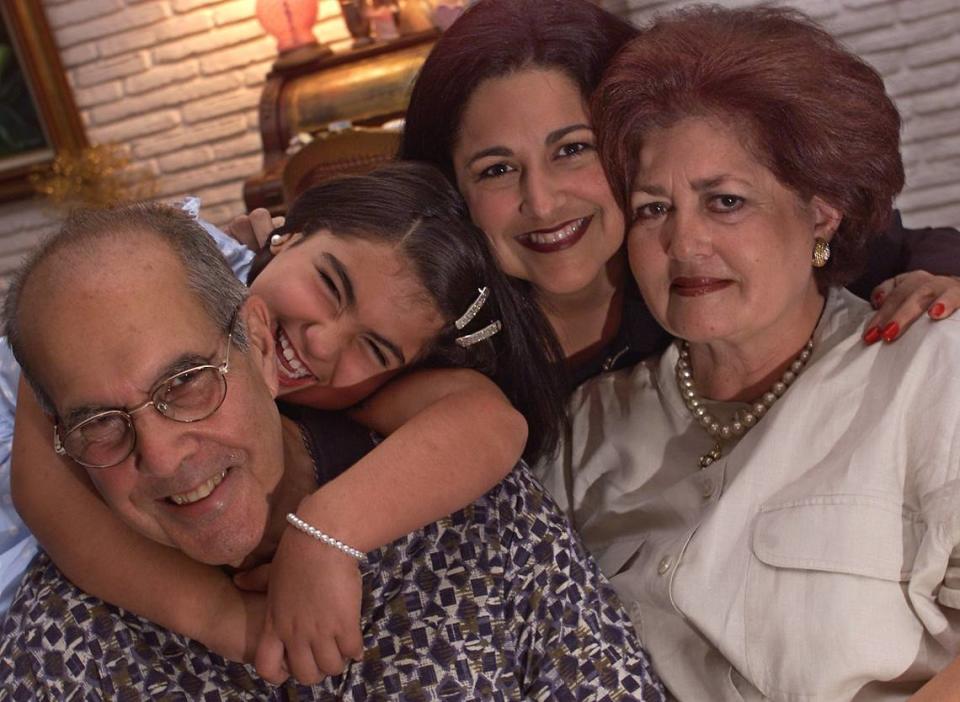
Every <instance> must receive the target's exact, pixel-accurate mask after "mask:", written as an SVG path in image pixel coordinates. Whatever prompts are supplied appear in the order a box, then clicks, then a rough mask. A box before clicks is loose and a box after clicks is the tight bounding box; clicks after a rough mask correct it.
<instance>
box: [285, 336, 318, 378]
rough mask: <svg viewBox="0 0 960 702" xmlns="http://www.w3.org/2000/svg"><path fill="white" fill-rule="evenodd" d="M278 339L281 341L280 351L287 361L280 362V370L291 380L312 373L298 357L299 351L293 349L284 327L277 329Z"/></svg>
mask: <svg viewBox="0 0 960 702" xmlns="http://www.w3.org/2000/svg"><path fill="white" fill-rule="evenodd" d="M277 341H279V342H280V353H281V355H282V356H283V359H284V361H286V363H281V364H280V372H281V373H283V375H284V376H285V377H286V378H288V379H290V380H300V379H301V378H307V377H309V376H310V375H311V373H310V370H309V369H308V368H307V367H306V366H305V365H303V363H302V362H301V361H300V359H299V358H298V357H297V352H296V351H294V350H293V346H292V345H291V344H290V339H288V338H287V335H286V334H285V333H284V332H283V329H279V330H278V331H277Z"/></svg>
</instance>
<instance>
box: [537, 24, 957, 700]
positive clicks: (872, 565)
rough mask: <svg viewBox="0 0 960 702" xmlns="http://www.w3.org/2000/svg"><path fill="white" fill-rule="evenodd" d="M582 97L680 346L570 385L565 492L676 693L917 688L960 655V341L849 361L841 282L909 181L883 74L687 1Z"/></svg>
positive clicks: (642, 282)
mask: <svg viewBox="0 0 960 702" xmlns="http://www.w3.org/2000/svg"><path fill="white" fill-rule="evenodd" d="M594 107H595V114H596V115H597V117H598V124H597V127H598V130H599V133H600V134H601V153H603V154H604V160H605V166H606V169H607V172H608V174H609V175H610V177H611V182H612V183H613V185H614V192H615V193H616V195H617V198H618V200H619V201H620V202H621V203H622V204H623V207H624V210H625V212H626V213H627V214H626V216H627V217H628V218H629V221H630V229H629V233H628V235H627V249H628V254H629V261H630V267H631V269H632V271H633V274H634V276H635V278H636V281H637V284H638V286H639V289H640V291H641V293H642V294H643V297H644V299H645V300H646V301H647V304H648V306H649V308H650V310H651V312H652V313H653V315H654V316H655V318H656V319H657V321H658V322H659V323H660V324H662V325H663V326H664V328H665V329H667V330H668V331H669V332H670V333H671V334H672V335H674V336H675V337H676V338H677V339H676V341H675V342H674V343H673V344H671V346H670V347H669V348H668V349H667V350H666V351H665V352H664V353H663V355H662V356H661V357H660V358H658V359H651V360H649V361H647V362H645V363H643V364H640V365H639V366H637V367H636V368H634V369H632V370H630V371H629V372H627V371H625V372H622V373H618V374H611V375H607V376H604V377H601V378H598V379H596V380H595V381H594V382H592V383H589V384H587V385H584V386H583V387H582V388H580V389H579V390H578V392H577V393H576V394H575V395H574V397H573V402H572V406H573V416H572V432H571V443H570V445H568V446H567V447H566V448H565V451H564V452H563V454H562V455H563V456H564V462H563V465H562V466H561V468H562V471H557V472H555V473H554V475H553V476H552V478H553V482H554V487H555V488H556V492H557V494H561V495H565V496H566V498H567V501H568V503H569V505H570V510H571V513H572V515H573V518H574V521H575V524H576V526H577V528H578V530H579V531H580V533H581V535H582V536H583V537H584V539H585V541H586V543H587V545H588V548H590V549H591V551H593V552H594V553H595V554H596V555H597V557H598V559H599V561H600V564H601V567H602V568H603V569H604V571H605V572H606V573H607V574H608V575H609V576H611V578H612V580H613V582H614V585H615V587H617V589H618V592H619V593H620V595H621V598H622V599H623V600H624V601H625V603H627V604H628V610H629V611H630V612H631V616H632V618H633V620H634V623H635V625H636V627H637V629H638V632H639V633H640V635H641V639H642V640H643V642H644V644H645V645H646V646H647V648H648V649H649V650H650V652H651V655H652V658H653V662H654V666H655V667H656V669H657V672H658V673H659V674H660V675H661V677H662V678H663V680H664V682H665V683H666V685H667V687H668V688H669V689H670V690H671V691H672V692H673V694H674V695H676V696H677V697H678V698H679V699H689V700H701V699H710V700H743V699H774V700H796V699H805V700H831V701H834V700H850V699H858V700H859V699H884V700H894V699H898V700H899V699H906V698H907V697H908V696H910V695H911V694H912V693H913V692H915V691H916V690H917V689H918V688H920V687H921V685H923V684H924V683H925V682H926V681H927V680H929V679H931V678H932V677H933V676H935V675H936V674H937V673H938V671H940V670H942V669H943V668H944V667H946V666H947V665H948V664H949V663H950V662H951V661H952V660H953V659H954V657H955V656H957V654H958V653H960V615H958V610H960V575H958V571H957V563H958V562H960V519H958V518H957V514H958V511H957V505H958V501H960V399H958V398H960V375H958V373H957V372H956V369H955V364H956V359H957V358H960V324H958V322H957V321H956V320H954V319H950V320H946V321H944V322H942V323H939V324H936V325H930V326H929V328H927V329H925V330H923V333H921V334H910V335H906V336H905V337H904V338H903V339H902V340H900V341H899V342H898V344H897V345H896V347H895V348H892V349H885V350H881V349H878V348H877V347H876V346H874V347H869V346H865V345H864V344H863V343H862V342H861V338H862V337H863V335H864V334H865V333H866V332H867V330H868V326H869V324H870V322H869V319H870V316H871V310H870V307H869V306H868V305H867V304H866V303H865V302H863V301H862V300H860V299H858V298H856V297H855V296H853V295H852V294H850V293H849V292H848V291H846V290H844V289H843V288H842V287H841V286H842V285H843V284H844V283H846V282H848V281H849V280H851V279H852V277H853V276H854V275H855V274H856V271H857V270H859V268H860V265H861V264H862V261H863V257H864V249H865V244H866V242H867V240H868V239H869V238H870V237H871V236H873V235H874V233H875V232H877V231H879V230H881V229H882V228H883V226H884V225H885V224H886V221H887V219H888V218H889V216H890V210H891V205H892V201H893V198H894V197H895V196H896V194H897V193H898V192H899V191H900V189H901V187H902V185H903V180H904V174H903V166H902V162H901V158H900V153H899V132H900V118H899V115H898V113H897V110H896V108H895V106H894V104H893V102H892V100H891V99H890V98H889V97H888V96H887V95H886V93H885V90H884V85H883V80H882V79H881V77H880V76H879V75H878V74H877V72H876V71H875V70H874V69H872V68H871V67H870V66H868V65H867V64H866V63H865V62H863V61H862V60H861V59H859V58H857V57H856V56H854V55H853V54H851V53H849V52H848V51H846V50H845V49H843V48H842V47H841V46H840V44H839V43H838V42H837V41H836V40H834V39H833V38H832V37H831V36H830V35H829V34H827V33H826V32H825V31H823V30H822V29H821V28H819V27H818V26H816V25H815V24H814V23H813V22H812V21H811V20H809V19H808V18H806V17H804V16H803V15H801V14H800V13H797V12H795V11H791V10H788V9H783V8H752V9H740V10H728V9H721V8H717V7H698V8H692V9H690V10H688V11H685V12H678V13H674V14H671V15H666V16H663V17H661V18H660V19H658V20H657V21H655V22H654V23H653V24H652V26H651V27H650V28H649V30H647V31H645V32H644V33H643V34H642V36H641V37H639V38H638V39H636V40H634V41H632V42H631V43H630V44H629V45H628V46H627V47H626V48H625V49H624V50H623V52H622V53H620V54H619V55H618V57H617V58H616V59H615V61H614V62H613V63H612V65H611V66H610V68H609V69H608V72H607V74H606V77H605V78H604V81H603V83H602V85H601V86H600V88H599V90H598V92H597V95H596V98H595V103H594ZM560 473H562V474H560Z"/></svg>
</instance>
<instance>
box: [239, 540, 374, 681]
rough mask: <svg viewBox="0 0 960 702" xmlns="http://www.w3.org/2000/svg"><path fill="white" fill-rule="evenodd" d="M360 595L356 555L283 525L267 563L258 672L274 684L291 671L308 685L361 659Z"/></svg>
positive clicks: (335, 673)
mask: <svg viewBox="0 0 960 702" xmlns="http://www.w3.org/2000/svg"><path fill="white" fill-rule="evenodd" d="M361 596H362V588H361V580H360V569H359V568H358V567H357V562H356V560H354V559H353V558H351V557H350V556H348V555H346V554H345V553H341V552H340V551H338V550H337V549H335V548H333V547H332V546H327V545H326V544H322V543H320V542H318V541H315V540H314V539H311V538H310V537H309V536H307V535H306V534H303V533H301V532H299V531H296V530H294V529H292V528H288V529H287V530H286V531H285V532H284V534H283V537H282V538H281V539H280V546H279V548H278V549H277V552H276V554H275V556H274V559H273V564H272V565H271V568H270V582H269V586H268V588H267V616H266V621H265V623H264V629H263V636H262V637H261V639H260V645H259V646H258V647H257V654H256V668H257V673H258V674H259V675H260V676H261V677H263V678H264V679H265V680H267V681H268V682H271V683H274V684H280V683H282V682H283V681H284V680H286V678H287V677H288V676H289V675H293V677H294V678H296V679H297V681H299V682H300V683H303V684H305V685H313V684H316V683H318V682H320V680H321V678H322V677H323V676H325V675H339V674H340V673H342V672H343V671H344V668H345V666H346V663H347V662H348V660H349V659H353V660H360V658H361V657H362V656H363V639H362V636H361V633H360V601H361ZM284 658H286V664H284Z"/></svg>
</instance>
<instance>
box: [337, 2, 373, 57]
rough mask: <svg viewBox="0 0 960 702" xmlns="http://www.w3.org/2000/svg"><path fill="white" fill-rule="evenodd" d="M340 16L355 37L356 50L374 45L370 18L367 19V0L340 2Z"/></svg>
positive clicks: (354, 46)
mask: <svg viewBox="0 0 960 702" xmlns="http://www.w3.org/2000/svg"><path fill="white" fill-rule="evenodd" d="M340 14H342V15H343V21H344V23H345V24H346V25H347V29H348V30H349V31H350V36H352V37H353V48H354V49H356V48H358V47H361V46H366V45H367V44H371V43H373V37H371V36H370V18H369V17H367V0H340Z"/></svg>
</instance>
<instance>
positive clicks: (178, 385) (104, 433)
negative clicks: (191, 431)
mask: <svg viewBox="0 0 960 702" xmlns="http://www.w3.org/2000/svg"><path fill="white" fill-rule="evenodd" d="M226 391H227V383H226V378H225V377H224V374H223V372H221V368H219V367H217V366H199V367H197V368H191V369H189V370H186V371H182V372H180V373H177V374H176V375H174V376H172V377H171V378H169V379H167V380H166V381H164V382H163V383H161V384H160V385H159V386H158V387H157V389H156V390H155V391H154V393H153V395H152V396H151V398H150V400H151V403H149V404H152V406H153V407H154V408H155V409H156V410H157V412H159V413H160V414H162V415H163V416H165V417H167V418H168V419H172V420H174V421H176V422H196V421H199V420H201V419H206V418H207V417H209V416H210V415H212V414H213V413H214V412H216V411H217V409H218V408H219V407H220V405H221V404H222V403H223V400H224V397H225V396H226ZM133 412H134V413H135V412H137V410H133ZM135 444H136V430H135V429H134V426H133V421H132V419H131V416H130V414H129V413H127V412H125V411H123V410H110V411H109V412H104V413H103V414H100V415H97V416H95V417H91V418H90V419H88V420H87V421H85V422H81V423H80V424H78V425H77V426H76V427H74V428H73V429H71V430H70V431H69V432H68V433H67V434H66V436H64V437H63V448H64V451H65V452H66V453H67V454H68V455H69V456H70V457H71V458H73V459H74V460H76V461H78V462H79V463H81V464H83V465H86V466H89V467H104V468H105V467H108V466H112V465H116V464H117V463H120V462H122V461H123V460H124V459H126V457H127V456H129V455H130V453H131V452H132V451H133V447H134V445H135Z"/></svg>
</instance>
